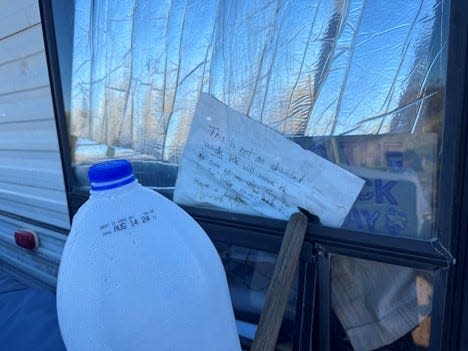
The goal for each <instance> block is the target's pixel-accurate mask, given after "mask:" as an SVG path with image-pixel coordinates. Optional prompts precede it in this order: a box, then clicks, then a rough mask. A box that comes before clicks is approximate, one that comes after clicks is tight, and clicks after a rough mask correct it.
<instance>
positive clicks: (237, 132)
mask: <svg viewBox="0 0 468 351" xmlns="http://www.w3.org/2000/svg"><path fill="white" fill-rule="evenodd" d="M363 185H364V180H362V179H361V178H359V177H357V176H355V175H353V174H351V173H350V172H348V171H346V170H344V169H342V168H340V167H338V166H336V165H335V164H333V163H331V162H329V161H327V160H325V159H324V158H321V157H319V156H317V155H316V154H314V153H313V152H311V151H306V150H304V149H302V148H301V147H300V146H299V145H298V144H296V143H294V142H292V141H290V140H288V139H287V138H285V137H284V136H282V135H281V134H279V133H278V132H276V131H275V130H273V129H271V128H269V127H267V126H265V125H263V124H262V123H260V122H258V121H255V120H252V119H250V118H248V117H247V116H244V115H242V114H241V113H239V112H237V111H234V110H233V109H231V108H230V107H228V106H226V105H224V104H223V103H221V102H220V101H218V100H216V99H215V98H213V97H212V96H210V95H207V94H202V95H201V96H200V99H199V101H198V104H197V108H196V111H195V114H194V118H193V122H192V126H191V129H190V133H189V136H188V139H187V144H186V146H185V149H184V153H183V157H182V161H181V163H180V166H179V173H178V176H177V182H176V187H175V191H174V201H175V202H177V203H179V204H183V205H188V206H200V207H208V208H217V209H223V210H227V211H231V212H236V213H245V214H251V215H258V216H266V217H272V218H279V219H287V218H289V216H290V215H291V214H292V213H293V212H294V211H296V210H297V208H298V207H302V208H305V209H306V210H308V211H309V212H311V213H313V214H315V215H317V216H318V217H319V218H320V221H321V222H322V223H323V224H325V225H328V226H333V227H339V226H341V224H342V223H343V221H344V219H345V217H346V215H347V214H348V212H349V210H350V209H351V207H352V205H353V203H354V201H355V200H356V198H357V196H358V195H359V192H360V191H361V189H362V187H363Z"/></svg>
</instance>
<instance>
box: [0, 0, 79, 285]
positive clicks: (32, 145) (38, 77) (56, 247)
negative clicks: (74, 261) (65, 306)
mask: <svg viewBox="0 0 468 351" xmlns="http://www.w3.org/2000/svg"><path fill="white" fill-rule="evenodd" d="M0 211H2V212H3V213H5V212H7V213H9V214H14V215H17V216H21V217H23V218H25V219H29V220H32V222H34V221H39V222H42V223H45V224H48V225H52V226H55V227H59V228H61V229H60V230H51V229H50V228H52V227H50V226H47V225H40V224H39V225H33V224H31V222H30V221H28V220H25V221H22V220H19V219H13V218H11V217H10V216H9V215H6V216H2V215H0V270H1V271H4V272H7V273H8V274H10V275H12V276H15V277H16V278H17V279H19V280H22V281H23V282H26V283H28V284H30V285H38V286H47V287H50V288H54V287H55V285H56V275H57V271H58V264H59V262H60V255H61V252H62V249H63V245H64V242H65V240H66V235H65V234H66V232H67V230H68V229H69V227H70V223H69V218H68V208H67V201H66V194H65V187H64V181H63V171H62V165H61V160H60V150H59V144H58V138H57V131H56V125H55V119H54V109H53V103H52V96H51V91H50V85H49V77H48V69H47V61H46V55H45V51H44V40H43V34H42V28H41V20H40V14H39V4H38V1H37V0H17V1H10V0H0ZM17 218H19V217H17ZM19 228H27V229H30V230H34V231H36V233H37V234H38V236H39V241H40V247H39V248H38V249H36V250H33V251H28V250H26V249H23V248H20V247H18V246H17V245H16V243H15V240H14V232H15V231H16V230H17V229H19ZM47 228H49V229H47Z"/></svg>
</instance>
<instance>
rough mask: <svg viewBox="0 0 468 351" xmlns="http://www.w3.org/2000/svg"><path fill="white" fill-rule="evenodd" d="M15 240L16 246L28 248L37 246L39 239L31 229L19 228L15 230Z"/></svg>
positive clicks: (31, 248)
mask: <svg viewBox="0 0 468 351" xmlns="http://www.w3.org/2000/svg"><path fill="white" fill-rule="evenodd" d="M15 241H16V244H17V245H18V246H21V247H24V248H25V249H28V250H33V249H37V248H38V247H39V239H38V237H37V234H36V233H35V232H33V231H32V230H27V229H19V230H17V231H16V232H15Z"/></svg>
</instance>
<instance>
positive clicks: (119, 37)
mask: <svg viewBox="0 0 468 351" xmlns="http://www.w3.org/2000/svg"><path fill="white" fill-rule="evenodd" d="M447 18H448V1H447V0H421V1H418V2H408V1H405V0H396V1H384V0H377V1H363V0H352V1H335V0H327V1H278V2H270V1H260V0H259V1H242V2H239V1H234V0H233V1H219V0H210V1H203V2H201V1H198V0H197V1H188V0H187V1H166V2H159V1H136V0H125V1H117V0H109V1H105V2H102V1H92V0H76V1H75V9H74V27H73V28H74V30H73V54H72V60H71V61H72V62H71V66H72V70H71V71H72V74H71V77H68V79H69V80H71V93H70V95H71V98H70V100H71V101H70V116H69V132H70V139H71V145H72V156H73V162H74V167H75V175H76V184H77V185H78V186H82V187H86V186H87V180H86V168H87V167H88V166H89V165H90V164H92V163H94V162H96V161H98V160H102V159H108V158H120V157H125V158H128V159H131V160H132V161H133V162H134V165H135V169H136V173H137V176H138V178H139V179H140V180H141V181H142V183H143V184H144V185H147V186H152V187H155V188H169V189H170V188H172V187H173V186H174V184H175V180H176V178H177V169H178V164H179V162H180V160H181V157H182V151H183V149H184V145H185V142H186V139H187V135H188V133H189V130H190V125H191V121H192V117H193V112H194V109H195V105H196V102H197V100H198V97H199V95H200V93H201V92H207V93H209V94H212V95H213V96H215V97H216V98H217V99H219V100H220V101H222V102H224V103H225V104H227V105H229V106H230V107H232V108H233V109H236V110H238V111H240V112H241V113H243V114H246V115H248V116H249V117H251V118H253V119H255V120H258V121H261V122H262V123H264V124H266V125H268V126H270V127H271V128H274V129H276V130H277V131H278V132H280V133H282V134H283V135H284V136H286V137H288V138H291V139H293V140H295V141H296V142H298V143H299V144H300V145H302V146H303V147H304V148H306V149H309V150H311V151H313V152H316V153H317V154H319V155H321V156H323V157H325V158H327V159H329V160H330V161H332V162H335V163H336V164H338V165H340V166H342V167H344V168H347V169H348V170H350V171H351V172H353V173H355V174H357V175H359V176H361V177H363V178H365V179H366V181H367V182H366V186H365V187H364V189H363V191H362V193H361V195H360V196H359V198H358V200H357V202H356V204H355V206H354V208H353V209H352V210H351V212H350V213H349V215H348V218H347V219H346V221H345V223H344V227H346V228H350V229H354V230H359V231H366V232H371V233H384V234H391V235H405V236H413V237H418V238H429V237H431V236H433V235H434V218H435V210H434V209H435V204H436V201H437V193H436V192H435V189H436V185H437V184H436V175H437V168H438V154H439V152H440V142H441V140H440V139H441V132H442V127H443V117H444V106H445V103H444V101H445V75H446V49H447ZM59 50H60V48H59ZM66 105H67V104H66Z"/></svg>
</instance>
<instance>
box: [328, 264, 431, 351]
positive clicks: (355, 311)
mask: <svg viewBox="0 0 468 351" xmlns="http://www.w3.org/2000/svg"><path fill="white" fill-rule="evenodd" d="M331 284H332V289H331V302H332V313H331V316H332V318H331V322H332V323H331V326H332V327H331V328H332V329H331V334H332V336H333V337H332V338H331V342H332V350H336V351H352V350H379V351H396V350H405V351H422V350H427V349H428V348H429V343H430V330H431V318H432V316H431V311H432V295H433V274H432V273H431V272H428V271H421V270H416V269H413V268H407V267H401V266H396V265H390V264H385V263H379V262H373V261H367V260H363V259H357V258H351V257H346V256H339V255H337V256H333V257H332V280H331Z"/></svg>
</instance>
